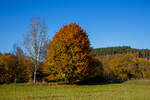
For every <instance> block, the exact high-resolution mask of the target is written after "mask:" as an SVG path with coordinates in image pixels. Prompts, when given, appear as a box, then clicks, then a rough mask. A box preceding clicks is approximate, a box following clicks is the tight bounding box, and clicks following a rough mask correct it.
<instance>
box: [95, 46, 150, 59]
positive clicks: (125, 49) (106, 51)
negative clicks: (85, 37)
mask: <svg viewBox="0 0 150 100" xmlns="http://www.w3.org/2000/svg"><path fill="white" fill-rule="evenodd" d="M92 53H93V55H94V56H105V55H115V54H132V53H136V54H137V56H138V57H140V58H147V59H150V50H149V49H135V48H131V47H130V46H118V47H106V48H95V49H93V50H92Z"/></svg>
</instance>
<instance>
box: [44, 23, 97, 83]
mask: <svg viewBox="0 0 150 100" xmlns="http://www.w3.org/2000/svg"><path fill="white" fill-rule="evenodd" d="M46 60H47V61H46V63H45V66H44V68H43V72H44V73H45V74H47V75H48V76H47V77H46V79H47V80H48V81H52V80H56V81H60V80H61V81H65V82H68V83H73V82H76V81H80V80H82V79H85V77H87V76H88V75H89V73H91V72H92V71H94V68H93V67H94V66H92V62H93V60H92V54H91V48H90V42H89V38H88V36H87V34H86V32H85V31H84V30H83V29H82V28H81V27H80V26H79V25H77V24H76V23H71V24H69V25H65V26H64V27H63V28H61V29H60V31H59V32H57V33H56V34H55V36H54V37H53V39H52V41H51V42H50V48H49V52H48V54H47V56H46Z"/></svg>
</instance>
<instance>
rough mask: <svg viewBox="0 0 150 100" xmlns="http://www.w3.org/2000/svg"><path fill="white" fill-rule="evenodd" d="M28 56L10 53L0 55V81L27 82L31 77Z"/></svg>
mask: <svg viewBox="0 0 150 100" xmlns="http://www.w3.org/2000/svg"><path fill="white" fill-rule="evenodd" d="M31 66H32V63H31V62H30V60H29V59H28V58H21V57H19V56H15V55H12V54H3V55H0V83H10V82H15V83H16V82H27V81H29V79H31V77H32V73H31V70H30V67H31Z"/></svg>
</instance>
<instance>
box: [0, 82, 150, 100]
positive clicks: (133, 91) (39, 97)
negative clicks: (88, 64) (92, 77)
mask: <svg viewBox="0 0 150 100" xmlns="http://www.w3.org/2000/svg"><path fill="white" fill-rule="evenodd" d="M0 100H150V81H127V82H124V83H121V84H105V85H81V86H79V85H56V84H53V85H52V84H47V85H27V84H4V85H0Z"/></svg>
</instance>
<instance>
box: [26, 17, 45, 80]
mask: <svg viewBox="0 0 150 100" xmlns="http://www.w3.org/2000/svg"><path fill="white" fill-rule="evenodd" d="M46 33H47V32H46V25H45V23H43V22H42V21H41V20H40V19H39V18H33V19H32V22H31V28H30V31H29V33H28V34H27V35H26V36H25V37H24V47H25V49H26V51H27V54H28V56H30V57H31V58H32V60H33V62H34V67H33V69H32V71H33V73H34V83H35V82H36V74H37V70H38V69H39V67H40V62H41V61H43V56H44V55H45V53H46V51H47V50H46V49H47V45H46V43H47V41H48V40H47V38H46Z"/></svg>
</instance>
